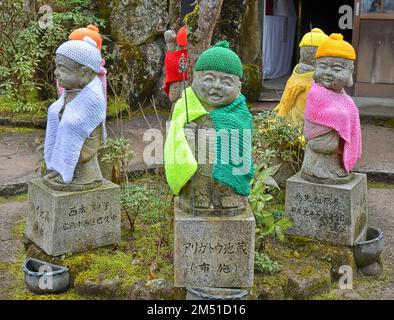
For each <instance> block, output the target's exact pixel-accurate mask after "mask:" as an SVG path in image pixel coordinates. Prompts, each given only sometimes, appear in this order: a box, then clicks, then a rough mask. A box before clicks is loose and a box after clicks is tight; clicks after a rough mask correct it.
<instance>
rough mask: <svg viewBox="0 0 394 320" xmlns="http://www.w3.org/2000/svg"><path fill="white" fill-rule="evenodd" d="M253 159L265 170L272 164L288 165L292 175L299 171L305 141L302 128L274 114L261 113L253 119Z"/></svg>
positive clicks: (270, 112)
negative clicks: (284, 163) (285, 163)
mask: <svg viewBox="0 0 394 320" xmlns="http://www.w3.org/2000/svg"><path fill="white" fill-rule="evenodd" d="M254 127H255V130H254V134H253V157H254V160H255V162H256V163H259V164H263V165H264V167H265V168H268V167H269V166H272V165H274V164H278V163H283V162H287V163H290V165H291V167H292V169H293V171H294V173H296V172H298V171H299V170H300V169H301V165H302V161H303V158H304V149H305V139H304V136H303V134H302V131H303V128H302V127H300V126H296V125H294V124H293V123H292V122H291V121H289V120H287V119H286V118H284V117H277V114H276V112H273V111H263V112H261V113H259V114H258V115H257V116H256V117H255V123H254Z"/></svg>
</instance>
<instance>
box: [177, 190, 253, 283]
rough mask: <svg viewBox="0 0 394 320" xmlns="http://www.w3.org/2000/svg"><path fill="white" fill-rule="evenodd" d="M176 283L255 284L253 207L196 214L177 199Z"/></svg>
mask: <svg viewBox="0 0 394 320" xmlns="http://www.w3.org/2000/svg"><path fill="white" fill-rule="evenodd" d="M174 208H175V209H174V210H175V240H174V242H175V247H174V284H175V286H176V287H199V288H201V287H213V288H248V287H252V286H253V277H254V250H255V219H254V216H253V214H252V212H251V210H250V208H249V207H247V210H246V213H244V214H242V215H238V216H234V217H200V216H192V215H190V214H187V213H185V212H183V211H182V210H181V209H180V208H179V199H178V198H176V199H175V203H174Z"/></svg>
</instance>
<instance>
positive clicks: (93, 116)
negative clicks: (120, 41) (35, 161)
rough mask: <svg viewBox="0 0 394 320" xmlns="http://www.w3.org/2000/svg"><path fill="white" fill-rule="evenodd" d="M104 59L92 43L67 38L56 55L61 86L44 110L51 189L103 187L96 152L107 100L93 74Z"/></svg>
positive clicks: (49, 184)
mask: <svg viewBox="0 0 394 320" xmlns="http://www.w3.org/2000/svg"><path fill="white" fill-rule="evenodd" d="M101 63H102V57H101V54H100V51H99V49H98V48H97V44H96V42H95V41H94V40H93V39H92V38H90V37H85V38H84V40H83V41H82V40H71V41H67V42H65V43H64V44H62V45H61V46H60V47H59V48H58V49H57V51H56V70H55V75H56V78H57V80H58V81H59V85H60V86H61V87H62V88H64V91H63V93H62V95H61V96H60V98H59V99H58V100H57V101H56V102H55V103H53V104H52V105H51V106H50V108H49V110H48V120H47V130H46V137H45V146H44V156H45V162H46V166H47V168H48V169H49V170H51V171H52V172H50V173H48V174H47V175H46V176H44V183H45V184H46V185H47V186H49V187H50V188H52V189H54V190H60V191H77V190H87V189H92V188H96V187H98V186H100V185H101V183H102V180H103V176H102V174H101V171H100V167H99V163H98V159H97V152H98V150H99V148H100V147H101V145H102V142H103V140H104V139H105V137H104V132H105V127H104V126H105V124H104V121H105V117H106V99H105V94H104V90H103V85H102V82H101V81H100V79H99V78H98V76H97V74H98V73H99V71H100V65H101Z"/></svg>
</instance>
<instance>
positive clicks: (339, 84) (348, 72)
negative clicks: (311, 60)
mask: <svg viewBox="0 0 394 320" xmlns="http://www.w3.org/2000/svg"><path fill="white" fill-rule="evenodd" d="M353 70H354V62H353V60H349V59H344V58H337V57H321V58H319V59H317V60H316V68H315V72H314V74H313V79H314V80H315V81H316V82H318V83H320V84H321V85H323V86H324V87H326V88H327V89H330V90H333V91H335V92H340V91H341V90H342V88H343V87H345V86H349V87H350V86H352V85H353Z"/></svg>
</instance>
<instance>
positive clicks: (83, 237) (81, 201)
mask: <svg viewBox="0 0 394 320" xmlns="http://www.w3.org/2000/svg"><path fill="white" fill-rule="evenodd" d="M29 204H30V211H29V214H28V216H27V226H26V237H27V238H29V239H30V240H31V241H33V242H34V243H35V244H36V245H37V246H39V247H40V248H41V249H42V250H44V251H45V252H46V253H47V254H49V255H52V256H58V255H62V254H64V253H68V252H73V253H75V252H81V251H84V250H88V249H93V248H97V247H102V246H107V245H111V244H114V243H116V242H119V241H120V216H121V215H120V188H119V186H118V185H116V184H113V183H112V182H109V181H107V180H104V182H103V185H102V186H101V187H99V188H96V189H92V190H87V191H74V192H65V191H55V190H52V189H50V188H48V187H47V186H45V185H44V184H43V182H42V179H36V180H33V181H31V182H29Z"/></svg>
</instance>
